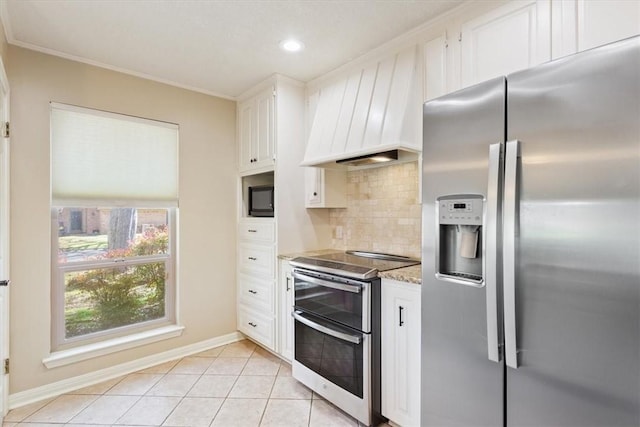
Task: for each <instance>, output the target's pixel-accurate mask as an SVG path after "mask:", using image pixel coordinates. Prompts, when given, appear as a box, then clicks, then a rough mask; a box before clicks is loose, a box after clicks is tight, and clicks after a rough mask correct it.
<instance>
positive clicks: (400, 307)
mask: <svg viewBox="0 0 640 427" xmlns="http://www.w3.org/2000/svg"><path fill="white" fill-rule="evenodd" d="M403 312H404V307H403V306H401V305H399V306H398V317H399V319H398V320H399V323H398V326H403V325H404V319H403V318H402V313H403Z"/></svg>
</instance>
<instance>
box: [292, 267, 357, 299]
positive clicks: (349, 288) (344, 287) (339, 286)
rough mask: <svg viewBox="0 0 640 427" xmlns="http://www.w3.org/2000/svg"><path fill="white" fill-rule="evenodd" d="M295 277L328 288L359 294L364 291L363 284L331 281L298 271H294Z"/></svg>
mask: <svg viewBox="0 0 640 427" xmlns="http://www.w3.org/2000/svg"><path fill="white" fill-rule="evenodd" d="M293 277H294V278H296V279H300V280H304V281H305V282H309V283H313V284H314V285H319V286H324V287H326V288H331V289H337V290H339V291H347V292H351V293H354V294H359V293H360V292H362V287H361V286H356V285H347V284H345V283H338V282H330V281H329V280H322V279H318V278H316V277H311V276H307V275H306V274H301V273H298V272H297V271H294V272H293Z"/></svg>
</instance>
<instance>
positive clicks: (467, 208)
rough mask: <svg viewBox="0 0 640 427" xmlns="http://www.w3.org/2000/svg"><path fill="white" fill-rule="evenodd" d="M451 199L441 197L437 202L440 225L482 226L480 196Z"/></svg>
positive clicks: (481, 201) (449, 197)
mask: <svg viewBox="0 0 640 427" xmlns="http://www.w3.org/2000/svg"><path fill="white" fill-rule="evenodd" d="M451 197H452V196H443V197H439V198H438V200H437V203H438V222H439V223H440V224H443V225H444V224H452V225H453V224H461V225H482V209H483V199H482V196H478V195H469V196H468V197H464V198H461V197H460V196H458V197H456V198H451Z"/></svg>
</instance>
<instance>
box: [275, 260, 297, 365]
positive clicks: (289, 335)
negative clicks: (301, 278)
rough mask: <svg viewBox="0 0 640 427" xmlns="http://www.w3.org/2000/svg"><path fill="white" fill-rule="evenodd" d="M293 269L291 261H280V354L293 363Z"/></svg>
mask: <svg viewBox="0 0 640 427" xmlns="http://www.w3.org/2000/svg"><path fill="white" fill-rule="evenodd" d="M292 271H293V268H292V267H291V265H290V264H289V260H287V259H282V260H280V268H279V274H278V320H279V322H278V353H279V354H280V356H282V357H284V358H285V359H287V360H289V361H291V360H292V359H293V317H291V311H292V310H293V276H292V275H291V273H292Z"/></svg>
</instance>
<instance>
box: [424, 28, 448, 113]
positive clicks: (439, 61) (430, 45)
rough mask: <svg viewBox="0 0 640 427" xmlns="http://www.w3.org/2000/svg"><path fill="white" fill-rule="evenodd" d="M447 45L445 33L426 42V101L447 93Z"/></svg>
mask: <svg viewBox="0 0 640 427" xmlns="http://www.w3.org/2000/svg"><path fill="white" fill-rule="evenodd" d="M447 47H448V43H447V37H446V35H445V34H442V35H441V36H439V37H436V38H435V39H432V40H430V41H428V42H427V43H425V44H424V50H423V52H424V56H423V57H424V76H423V86H422V87H423V99H424V101H428V100H430V99H434V98H437V97H439V96H442V95H444V94H445V93H447Z"/></svg>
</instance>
